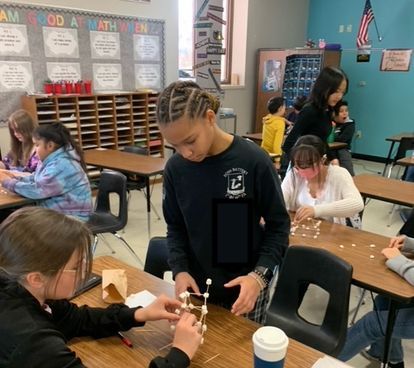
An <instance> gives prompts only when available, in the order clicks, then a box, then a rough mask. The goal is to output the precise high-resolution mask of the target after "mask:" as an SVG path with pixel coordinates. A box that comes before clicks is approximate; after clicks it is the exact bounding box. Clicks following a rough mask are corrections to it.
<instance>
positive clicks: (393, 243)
mask: <svg viewBox="0 0 414 368" xmlns="http://www.w3.org/2000/svg"><path fill="white" fill-rule="evenodd" d="M406 237H407V236H406V235H400V236H396V237H394V238H391V239H390V244H388V247H389V248H397V249H401V248H402V247H403V245H404V241H405V238H406Z"/></svg>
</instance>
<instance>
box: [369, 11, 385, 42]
mask: <svg viewBox="0 0 414 368" xmlns="http://www.w3.org/2000/svg"><path fill="white" fill-rule="evenodd" d="M371 10H372V14H374V25H375V30H376V31H377V37H378V41H379V42H381V41H382V37H381V35H380V33H379V31H378V26H377V20H376V19H375V13H374V9H373V8H372V4H371Z"/></svg>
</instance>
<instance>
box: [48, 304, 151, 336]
mask: <svg viewBox="0 0 414 368" xmlns="http://www.w3.org/2000/svg"><path fill="white" fill-rule="evenodd" d="M48 304H49V306H50V308H51V310H52V317H53V320H54V322H55V323H56V325H57V327H58V329H59V330H60V331H61V332H62V334H63V335H64V336H65V337H66V338H67V339H68V340H69V339H71V338H73V337H79V336H92V337H95V338H100V337H107V336H113V335H115V334H116V333H117V332H118V331H126V330H129V329H130V328H132V327H137V326H143V325H144V323H140V322H136V321H135V318H134V313H135V311H136V309H137V308H129V307H127V306H126V305H124V304H112V305H110V306H109V307H108V308H90V307H88V306H82V307H78V306H77V305H76V304H74V303H71V302H69V301H67V300H57V301H51V302H49V303H48Z"/></svg>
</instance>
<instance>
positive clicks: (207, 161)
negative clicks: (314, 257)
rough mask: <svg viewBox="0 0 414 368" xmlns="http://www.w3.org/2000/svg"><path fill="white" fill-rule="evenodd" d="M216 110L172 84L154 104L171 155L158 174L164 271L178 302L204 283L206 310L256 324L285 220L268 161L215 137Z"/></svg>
mask: <svg viewBox="0 0 414 368" xmlns="http://www.w3.org/2000/svg"><path fill="white" fill-rule="evenodd" d="M219 106H220V103H219V101H218V100H217V98H216V97H214V96H213V95H211V94H209V93H208V92H207V91H205V90H202V89H201V88H200V87H199V86H198V85H197V84H196V83H194V82H187V81H186V82H182V81H179V82H174V83H172V84H170V85H169V86H168V87H167V88H166V89H165V90H164V91H163V92H162V93H161V95H160V96H159V100H158V104H157V119H158V124H159V127H160V130H161V132H162V134H163V136H164V138H165V139H166V140H167V141H168V142H169V143H170V144H171V145H172V146H173V147H174V148H175V149H176V153H175V154H174V155H173V156H172V157H171V158H170V159H169V161H168V163H167V165H166V168H165V171H164V199H163V211H164V217H165V220H166V222H167V240H166V242H167V246H168V252H169V264H170V266H171V268H172V271H173V275H174V278H175V292H176V295H177V296H178V295H179V294H181V293H182V292H183V291H185V290H187V289H192V290H193V291H194V292H196V293H199V292H200V288H199V286H203V285H205V282H206V279H207V278H211V279H212V280H213V285H212V288H211V289H210V296H209V302H212V303H215V304H218V305H221V306H224V307H226V308H228V309H230V310H231V311H232V312H233V313H235V314H236V315H246V316H247V317H248V318H250V319H253V320H255V321H257V322H263V317H264V314H265V307H266V304H267V301H268V297H269V295H268V294H269V293H268V292H269V284H270V283H271V281H272V277H273V273H274V272H275V269H276V268H277V266H278V265H279V264H280V263H281V261H282V258H283V256H284V253H285V250H286V248H287V246H288V234H289V228H290V222H289V216H288V213H287V211H286V209H285V204H284V201H283V195H282V192H281V189H280V181H279V178H278V175H277V173H276V171H275V168H274V166H273V164H272V162H271V160H270V159H269V157H268V155H267V154H266V153H265V152H264V151H262V150H261V149H260V147H258V146H257V145H255V144H254V143H252V142H250V141H247V140H244V139H242V138H240V137H238V136H233V135H231V134H228V133H226V132H224V131H223V130H221V129H220V128H219V127H218V125H217V112H218V109H219ZM262 218H263V219H264V221H265V226H262V225H261V224H260V220H261V219H262Z"/></svg>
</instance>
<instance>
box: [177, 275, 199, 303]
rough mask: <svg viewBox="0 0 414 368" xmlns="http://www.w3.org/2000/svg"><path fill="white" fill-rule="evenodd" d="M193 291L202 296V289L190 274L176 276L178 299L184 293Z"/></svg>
mask: <svg viewBox="0 0 414 368" xmlns="http://www.w3.org/2000/svg"><path fill="white" fill-rule="evenodd" d="M188 289H193V291H194V292H195V293H196V294H200V289H199V288H198V285H197V283H196V282H195V280H194V279H193V277H192V276H191V275H190V274H189V273H188V272H179V273H177V275H176V276H175V296H176V297H177V298H178V297H179V296H180V294H181V293H182V292H183V291H187V290H188Z"/></svg>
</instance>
